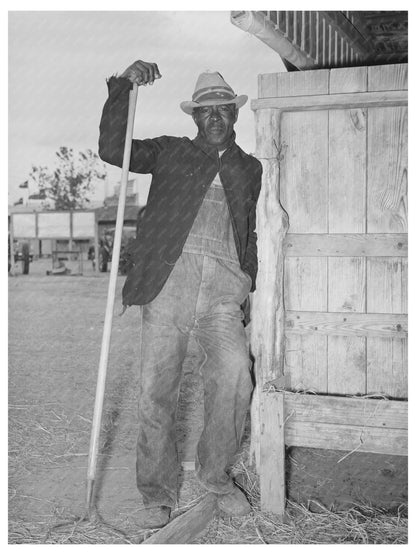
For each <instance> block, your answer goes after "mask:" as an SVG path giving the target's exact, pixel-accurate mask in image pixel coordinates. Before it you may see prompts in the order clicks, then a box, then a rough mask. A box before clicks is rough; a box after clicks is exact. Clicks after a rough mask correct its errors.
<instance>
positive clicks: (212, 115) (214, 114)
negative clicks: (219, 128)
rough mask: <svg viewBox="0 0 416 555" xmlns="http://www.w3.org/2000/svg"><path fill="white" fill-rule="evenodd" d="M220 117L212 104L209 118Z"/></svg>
mask: <svg viewBox="0 0 416 555" xmlns="http://www.w3.org/2000/svg"><path fill="white" fill-rule="evenodd" d="M220 117H221V116H220V113H219V111H218V108H217V107H216V106H213V107H212V112H211V119H219V118H220Z"/></svg>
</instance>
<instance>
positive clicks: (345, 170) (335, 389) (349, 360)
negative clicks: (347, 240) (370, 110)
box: [328, 68, 367, 395]
mask: <svg viewBox="0 0 416 555" xmlns="http://www.w3.org/2000/svg"><path fill="white" fill-rule="evenodd" d="M366 87H367V73H366V70H365V68H358V69H348V70H346V69H344V68H342V69H336V70H331V75H330V90H331V92H332V93H343V92H355V91H363V90H364V91H365V90H366ZM366 116H367V114H366V110H363V109H354V110H333V111H331V112H330V114H329V203H328V211H329V215H328V224H329V232H330V233H365V231H366V144H367V122H366ZM328 310H329V311H330V312H365V310H366V262H365V258H362V257H342V258H341V257H332V258H329V259H328ZM365 391H366V339H365V338H364V337H342V336H338V337H331V336H330V337H328V392H329V393H333V394H344V395H345V394H352V395H353V394H356V393H365Z"/></svg>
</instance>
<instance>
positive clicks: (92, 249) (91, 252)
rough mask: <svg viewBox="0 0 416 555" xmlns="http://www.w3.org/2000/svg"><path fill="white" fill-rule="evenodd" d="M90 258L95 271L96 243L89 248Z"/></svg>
mask: <svg viewBox="0 0 416 555" xmlns="http://www.w3.org/2000/svg"><path fill="white" fill-rule="evenodd" d="M88 260H91V263H92V269H93V271H94V272H95V248H94V245H91V246H90V248H89V249H88Z"/></svg>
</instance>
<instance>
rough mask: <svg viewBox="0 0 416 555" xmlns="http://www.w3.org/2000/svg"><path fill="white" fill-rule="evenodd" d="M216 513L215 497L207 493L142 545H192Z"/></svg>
mask: <svg viewBox="0 0 416 555" xmlns="http://www.w3.org/2000/svg"><path fill="white" fill-rule="evenodd" d="M216 512H217V496H216V495H215V494H214V493H208V494H207V495H206V496H205V497H204V498H203V499H202V500H201V501H200V502H199V503H198V504H197V505H195V506H194V507H192V509H189V510H188V511H186V513H183V514H181V515H179V516H178V517H176V518H175V519H173V520H171V521H170V522H169V524H167V525H166V526H165V527H164V528H162V529H161V530H159V531H158V532H156V533H155V534H153V535H152V536H150V538H148V539H147V540H145V541H144V542H142V543H144V544H186V543H192V542H193V541H194V540H196V539H197V538H198V537H199V536H201V535H202V534H203V532H204V530H205V529H206V528H207V527H208V525H209V523H210V522H211V520H212V519H213V518H214V516H215V514H216Z"/></svg>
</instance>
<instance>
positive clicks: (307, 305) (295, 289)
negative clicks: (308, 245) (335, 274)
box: [284, 257, 328, 311]
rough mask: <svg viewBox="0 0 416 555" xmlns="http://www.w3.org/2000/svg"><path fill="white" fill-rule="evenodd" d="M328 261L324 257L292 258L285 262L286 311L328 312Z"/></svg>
mask: <svg viewBox="0 0 416 555" xmlns="http://www.w3.org/2000/svg"><path fill="white" fill-rule="evenodd" d="M327 275H328V269H327V259H326V258H322V257H290V258H286V260H285V280H284V294H285V308H286V310H317V311H326V310H327V308H328V301H327V290H328V284H327Z"/></svg>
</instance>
